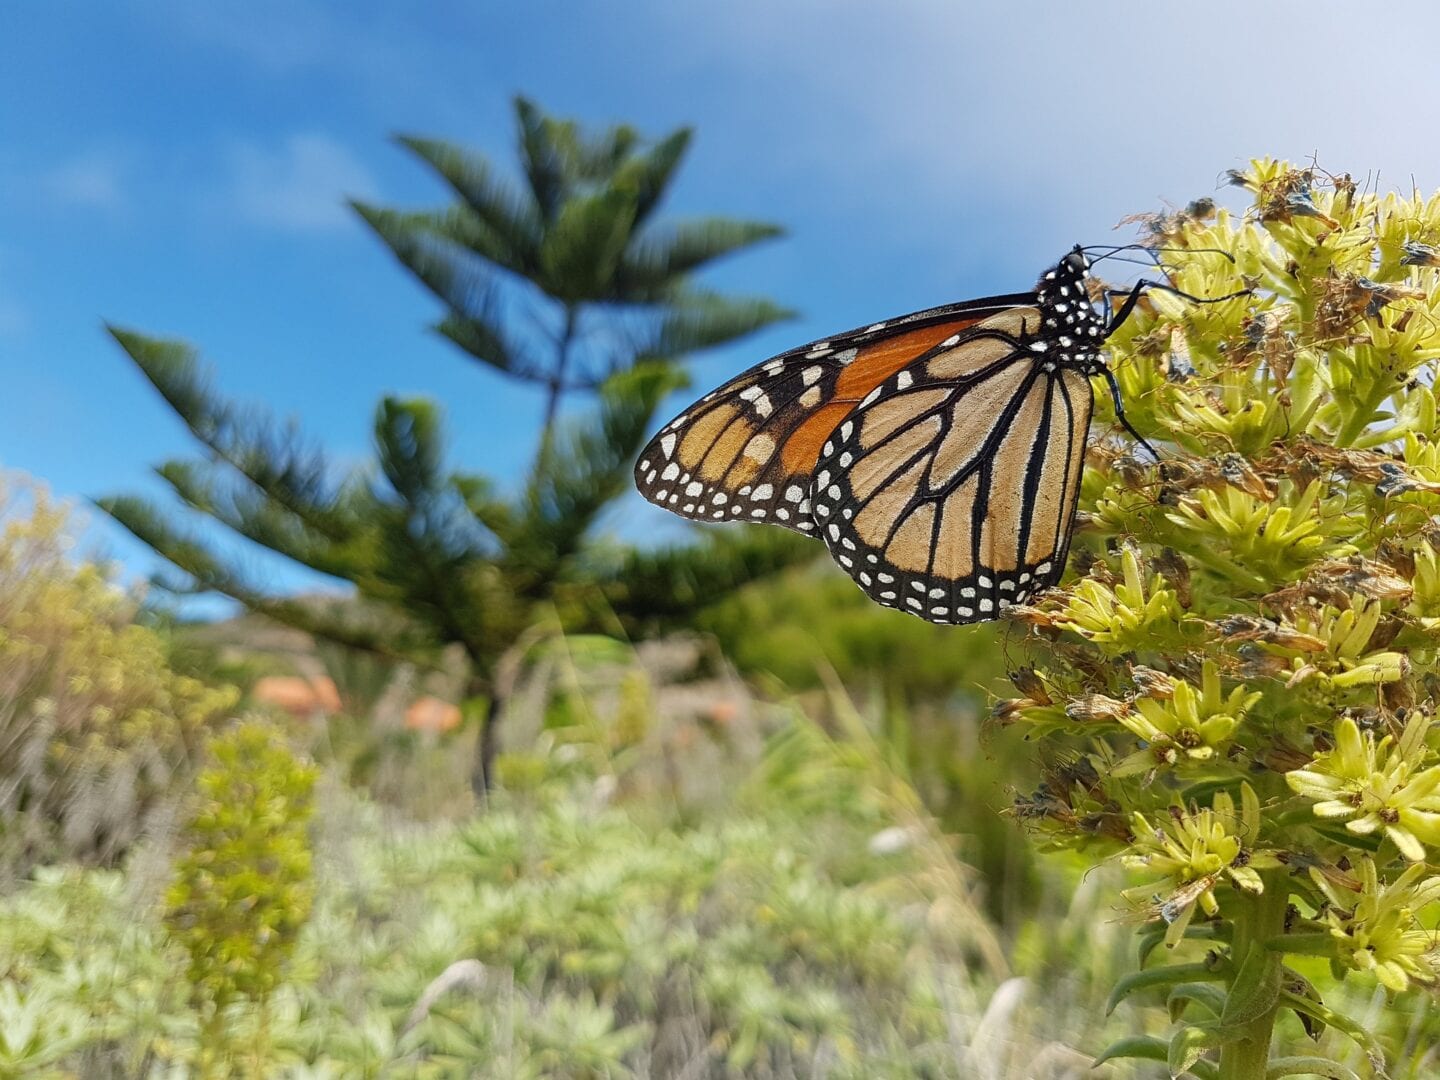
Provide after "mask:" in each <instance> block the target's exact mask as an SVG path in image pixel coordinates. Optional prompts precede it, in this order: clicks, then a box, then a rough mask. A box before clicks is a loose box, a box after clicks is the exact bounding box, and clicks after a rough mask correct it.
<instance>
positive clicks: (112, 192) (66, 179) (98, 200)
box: [39, 150, 128, 212]
mask: <svg viewBox="0 0 1440 1080" xmlns="http://www.w3.org/2000/svg"><path fill="white" fill-rule="evenodd" d="M127 170H128V161H127V159H126V156H125V155H122V154H119V153H116V152H114V151H109V150H94V151H90V152H88V153H85V154H82V155H80V156H78V157H75V158H71V159H70V160H69V161H66V162H64V163H62V164H60V165H57V166H55V167H54V168H52V169H48V170H46V171H45V172H43V173H42V174H41V175H40V177H39V186H40V189H41V191H43V192H44V193H45V195H46V197H47V198H49V199H50V200H51V201H52V202H54V203H56V204H58V205H60V206H62V207H66V208H80V209H86V210H103V211H109V212H115V211H119V210H123V209H125V207H126V203H127V200H126V196H125V184H124V178H125V173H126V172H127Z"/></svg>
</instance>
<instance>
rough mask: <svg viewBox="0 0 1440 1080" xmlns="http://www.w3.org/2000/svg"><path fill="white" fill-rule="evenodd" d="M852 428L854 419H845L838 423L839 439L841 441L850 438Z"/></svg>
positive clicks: (853, 428) (853, 427)
mask: <svg viewBox="0 0 1440 1080" xmlns="http://www.w3.org/2000/svg"><path fill="white" fill-rule="evenodd" d="M854 430H855V421H854V420H846V421H845V423H843V424H841V425H840V441H841V442H844V441H845V440H846V439H848V438H850V433H851V432H852V431H854Z"/></svg>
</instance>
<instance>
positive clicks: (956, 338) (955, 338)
mask: <svg viewBox="0 0 1440 1080" xmlns="http://www.w3.org/2000/svg"><path fill="white" fill-rule="evenodd" d="M959 344H960V335H959V334H951V335H950V336H949V337H947V338H946V339H945V340H944V341H942V342H940V348H942V349H948V348H950V347H951V346H953V345H959Z"/></svg>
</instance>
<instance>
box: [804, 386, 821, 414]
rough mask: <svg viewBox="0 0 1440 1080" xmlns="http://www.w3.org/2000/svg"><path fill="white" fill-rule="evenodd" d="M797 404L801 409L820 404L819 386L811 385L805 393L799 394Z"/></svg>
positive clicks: (811, 407)
mask: <svg viewBox="0 0 1440 1080" xmlns="http://www.w3.org/2000/svg"><path fill="white" fill-rule="evenodd" d="M799 404H800V407H801V408H802V409H813V408H814V407H815V406H816V405H819V404H820V388H819V387H818V386H812V387H811V388H810V389H809V390H806V391H805V393H803V394H801V395H800V398H799Z"/></svg>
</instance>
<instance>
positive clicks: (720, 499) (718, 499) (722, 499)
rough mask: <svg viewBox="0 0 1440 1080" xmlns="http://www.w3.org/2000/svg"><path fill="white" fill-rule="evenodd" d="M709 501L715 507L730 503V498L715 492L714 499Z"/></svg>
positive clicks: (720, 492)
mask: <svg viewBox="0 0 1440 1080" xmlns="http://www.w3.org/2000/svg"><path fill="white" fill-rule="evenodd" d="M710 501H711V502H713V503H714V504H715V505H716V506H724V505H725V504H726V503H727V502H729V501H730V496H729V495H726V494H725V493H724V492H723V491H717V492H715V497H714V498H713V499H711V500H710Z"/></svg>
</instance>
